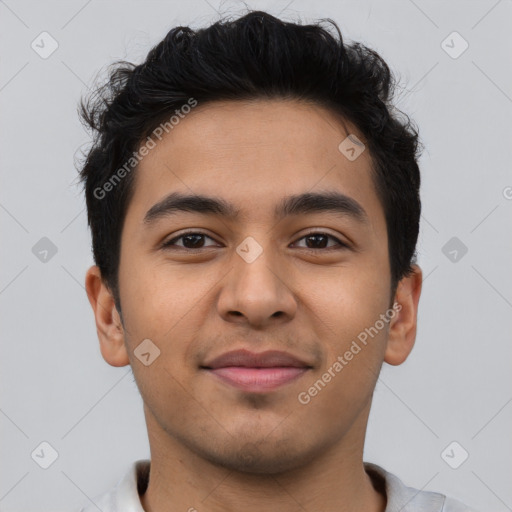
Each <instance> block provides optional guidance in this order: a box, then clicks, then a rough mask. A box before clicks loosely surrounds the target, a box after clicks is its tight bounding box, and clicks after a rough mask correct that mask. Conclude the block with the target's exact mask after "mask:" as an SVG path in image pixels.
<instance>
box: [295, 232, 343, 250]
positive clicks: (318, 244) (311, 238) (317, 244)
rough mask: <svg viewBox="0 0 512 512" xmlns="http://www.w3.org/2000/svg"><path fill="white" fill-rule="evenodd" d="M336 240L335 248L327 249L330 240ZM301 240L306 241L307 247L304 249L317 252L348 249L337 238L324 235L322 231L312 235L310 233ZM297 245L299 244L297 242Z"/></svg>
mask: <svg viewBox="0 0 512 512" xmlns="http://www.w3.org/2000/svg"><path fill="white" fill-rule="evenodd" d="M329 238H330V239H331V240H334V241H335V242H336V243H335V244H334V246H331V247H326V245H325V243H328V242H327V240H328V239H329ZM300 240H306V244H307V245H308V246H307V247H304V249H308V250H312V251H316V250H318V249H329V250H332V249H336V247H338V248H347V249H348V245H347V244H345V243H343V242H341V241H340V240H338V239H337V238H336V237H335V236H332V235H329V234H328V233H323V232H321V231H313V232H311V233H308V234H307V235H305V236H303V237H302V238H300V239H299V241H300ZM295 243H297V242H295Z"/></svg>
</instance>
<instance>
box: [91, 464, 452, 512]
mask: <svg viewBox="0 0 512 512" xmlns="http://www.w3.org/2000/svg"><path fill="white" fill-rule="evenodd" d="M149 468H150V460H148V459H141V460H137V461H136V462H134V463H133V464H132V465H131V466H130V469H129V471H128V472H127V473H126V474H125V475H124V476H123V478H121V480H119V482H118V484H117V486H116V487H114V488H113V489H111V490H110V491H109V492H107V493H105V494H103V495H101V496H100V497H99V499H98V500H95V503H96V506H95V505H92V506H91V507H86V508H84V509H82V510H81V512H92V511H93V510H95V511H96V510H97V509H98V508H99V509H100V510H102V511H103V512H144V509H143V508H142V504H141V502H140V496H139V493H140V494H143V493H144V491H145V490H146V488H147V485H148V477H149ZM364 468H365V471H366V473H368V475H369V476H370V478H371V479H372V482H373V485H374V487H375V489H377V490H380V491H381V492H384V491H385V493H386V497H387V505H386V510H385V512H398V511H401V512H409V511H413V510H414V511H416V512H423V511H425V512H427V511H428V512H441V511H442V510H443V504H444V501H445V499H446V497H445V496H444V495H443V494H439V493H434V492H429V491H420V490H418V489H414V488H412V487H406V486H405V485H404V484H403V483H402V481H401V480H400V479H399V478H397V477H396V476H395V475H393V474H392V473H389V472H388V471H386V470H385V469H383V468H382V467H380V466H378V465H377V464H373V463H370V462H365V463H364Z"/></svg>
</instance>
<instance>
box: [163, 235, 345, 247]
mask: <svg viewBox="0 0 512 512" xmlns="http://www.w3.org/2000/svg"><path fill="white" fill-rule="evenodd" d="M188 235H200V236H204V237H206V238H209V239H210V240H213V238H212V237H211V236H209V235H207V234H206V233H202V232H201V231H187V232H186V233H182V234H181V235H179V236H177V237H175V238H173V239H171V240H168V241H167V242H164V243H163V244H162V249H172V248H173V247H172V246H173V245H174V242H176V240H180V239H182V238H184V237H186V236H188ZM313 235H324V236H327V237H328V238H332V239H333V240H335V241H336V243H337V244H338V247H326V248H320V249H310V248H308V247H302V249H305V250H306V251H312V252H318V251H321V250H323V251H324V252H325V251H330V250H339V249H348V248H349V246H348V244H346V243H344V242H342V241H340V240H339V239H338V238H336V237H335V236H333V235H330V234H329V233H324V232H322V231H311V232H310V233H306V234H305V235H303V236H302V237H301V238H299V240H297V241H300V240H302V239H304V238H307V237H308V236H313ZM180 249H182V250H185V251H190V252H198V251H201V250H202V249H208V247H200V248H199V249H190V248H188V247H180Z"/></svg>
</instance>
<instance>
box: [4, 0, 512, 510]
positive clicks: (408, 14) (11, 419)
mask: <svg viewBox="0 0 512 512" xmlns="http://www.w3.org/2000/svg"><path fill="white" fill-rule="evenodd" d="M248 6H249V7H251V8H260V9H264V10H268V11H269V12H270V13H272V14H274V15H280V16H282V17H284V18H286V19H290V20H296V19H297V18H298V17H299V16H300V18H301V19H302V20H304V21H312V20H314V19H316V18H321V17H331V18H333V19H334V20H335V21H337V22H338V23H339V25H340V27H341V29H342V32H343V34H344V36H345V38H346V39H348V40H360V41H362V42H364V43H366V44H368V45H370V46H371V47H373V48H375V49H377V50H378V51H379V52H380V53H381V54H382V56H383V57H384V58H385V59H386V60H387V61H388V63H389V64H390V66H391V67H392V68H393V69H394V70H397V71H398V73H399V76H400V78H401V80H402V83H403V85H404V87H403V88H402V90H401V92H400V93H399V96H398V98H397V100H398V106H399V108H401V109H403V110H405V111H406V112H407V113H408V114H410V115H411V116H412V117H413V119H414V120H415V121H416V122H417V124H418V125H419V128H420V134H421V137H422V140H423V143H424V144H425V146H426V150H425V152H424V154H423V156H422V159H421V169H422V177H423V187H422V200H423V218H422V225H421V235H420V241H419V246H418V248H419V263H420V265H421V266H422V268H423V270H424V275H425V282H424V288H423V294H422V298H421V300H420V313H419V331H418V336H417V341H416V346H415V348H414V350H413V353H412V355H411V356H410V358H409V360H408V361H407V362H406V363H405V364H404V365H402V366H399V367H390V366H387V365H384V369H383V371H382V374H381V378H380V380H379V383H378V385H377V389H376V392H375V399H374V405H373V410H372V414H371V417H370V424H369V429H368V436H367V444H366V449H365V460H367V461H372V462H375V463H377V464H380V465H382V466H384V467H385V468H386V469H388V470H389V471H392V472H394V473H395V474H397V475H398V476H400V478H402V480H403V481H404V482H405V483H406V484H408V485H410V486H414V487H417V488H421V489H427V490H436V491H440V492H443V493H446V494H449V495H451V496H453V497H456V498H458V499H460V500H462V501H464V502H466V503H468V504H470V505H472V506H473V507H475V508H476V509H479V510H480V511H482V512H484V511H485V512H492V511H500V512H501V511H506V510H512V508H511V507H512V485H511V482H512V479H511V477H512V457H511V454H512V438H511V436H510V432H511V431H512V430H511V424H512V405H511V401H512V387H511V386H510V370H511V361H512V358H511V355H512V343H511V330H512V329H511V321H510V319H511V313H512V309H511V308H512V291H511V290H512V272H511V270H510V262H511V261H512V258H511V256H512V229H511V228H512V226H511V224H512V222H511V221H512V215H511V211H512V200H511V198H512V188H511V187H512V174H511V171H510V162H511V161H512V144H511V139H510V135H511V131H512V130H511V123H510V119H511V115H512V80H511V78H512V68H511V49H512V37H511V35H510V34H511V32H510V27H511V22H512V2H511V1H510V0H501V1H495V0H492V1H491V0H489V1H487V0H486V1H451V2H444V1H425V0H415V1H412V0H410V1H409V0H401V1H398V0H397V1H385V2H378V1H373V2H372V1H357V2H356V1H344V2H343V1H339V0H337V1H334V0H332V1H327V0H316V1H315V2H305V1H301V0H292V1H290V0H285V1H283V0H279V1H274V2H268V1H251V2H248ZM242 10H243V5H242V4H241V3H240V2H228V3H222V4H219V2H218V0H208V1H206V0H196V1H191V2H187V3H186V5H185V3H183V2H177V1H168V2H164V1H159V2H156V1H154V2H142V1H139V2H136V1H123V2H117V1H101V2H100V1H99V0H92V1H83V0H73V1H69V2H63V1H61V2H58V1H46V2H36V1H17V2H16V1H14V0H5V1H0V48H1V61H0V65H1V70H0V72H1V74H0V108H1V115H0V130H1V133H0V141H1V151H0V170H1V179H2V187H1V190H0V223H1V229H2V251H1V253H2V260H1V265H0V307H1V322H2V324H1V325H2V330H1V335H2V346H1V347H2V349H1V359H0V364H1V367H0V379H1V381H0V386H1V390H2V395H1V403H0V413H1V414H0V428H1V432H2V437H1V439H2V444H1V448H0V450H1V451H0V459H1V460H2V464H1V466H0V510H2V511H21V510H23V511H27V510H31V511H43V510H54V511H57V510H62V511H64V510H73V509H77V508H78V507H79V506H80V505H81V504H85V503H88V502H89V500H88V499H89V498H93V497H94V496H96V495H98V494H100V493H101V492H103V491H105V490H107V489H109V488H111V487H112V486H113V485H115V484H116V482H117V481H118V480H119V479H120V478H121V476H123V475H124V473H125V472H126V470H127V468H128V466H129V465H130V464H131V463H132V462H133V461H134V460H136V459H138V458H146V457H148V455H149V446H148V442H147V437H146V429H145V423H144V418H143V414H142V400H141V398H140V395H139V393H138V391H137V388H136V385H135V383H134V381H133V378H132V376H131V373H130V369H129V367H124V368H113V367H110V366H109V365H107V364H106V363H105V362H104V361H103V359H102V358H101V355H100V352H99V347H98V341H97V337H96V329H95V325H94V320H93V314H92V311H91V309H90V306H89V303H88V301H87V297H86V294H85V291H84V288H83V282H84V276H85V271H86V269H87V268H88V266H89V265H91V264H92V257H91V255H90V254H91V253H90V235H89V233H88V230H87V225H86V215H85V210H84V207H85V203H84V200H83V197H82V194H81V190H80V188H79V187H78V186H77V181H76V174H77V172H76V169H75V166H74V162H75V157H76V155H77V154H78V153H77V151H78V149H79V148H80V147H86V145H87V144H88V141H89V139H88V137H87V134H86V133H85V132H84V130H83V129H82V127H81V125H80V124H79V121H78V118H77V115H76V107H77V102H78V100H79V98H80V96H81V95H82V94H83V93H85V92H86V91H87V88H88V87H90V86H91V85H92V84H93V79H94V77H95V75H96V73H97V72H98V71H99V70H100V69H104V68H105V66H106V65H108V64H109V63H110V62H112V61H113V60H115V59H119V58H128V59H130V60H134V61H136V62H140V60H141V59H142V58H143V57H144V55H145V54H146V53H147V51H148V50H149V48H150V47H151V46H152V45H154V44H156V43H157V42H158V41H160V39H161V38H163V37H164V35H165V34H166V33H167V31H168V30H169V29H170V28H171V27H172V26H175V25H178V24H185V25H191V26H192V27H199V26H203V25H206V24H209V23H210V22H212V21H213V20H215V19H217V18H218V17H219V14H218V12H217V11H219V12H220V13H222V14H227V13H232V14H239V13H241V12H242ZM43 31H47V32H48V33H49V34H51V36H52V37H53V38H54V39H55V40H56V41H57V42H58V45H59V46H58V49H57V50H56V51H55V52H54V53H53V54H52V55H51V56H49V57H48V58H46V59H43V58H41V57H40V56H39V54H38V53H36V52H35V51H34V50H33V49H32V47H31V43H32V41H34V40H36V43H37V41H40V39H38V36H39V34H40V33H41V32H43ZM453 31H457V32H458V33H459V34H460V35H461V36H462V38H464V40H466V41H467V42H468V44H469V47H468V49H467V50H466V51H465V52H464V53H462V54H461V55H460V56H458V57H457V58H453V56H450V55H449V54H448V53H447V52H446V51H445V50H446V49H447V48H446V45H448V46H451V47H452V48H451V49H449V51H451V52H452V54H454V52H455V53H458V52H460V50H461V48H462V46H461V45H462V44H463V42H462V40H460V39H457V36H455V39H454V38H453V36H452V37H451V38H448V40H447V42H445V43H443V41H444V40H446V38H447V36H449V34H451V33H452V32H453ZM39 44H40V45H41V44H42V43H39ZM443 45H445V46H443ZM45 48H47V49H48V48H49V40H46V43H45ZM507 187H508V188H507ZM43 237H47V238H49V239H50V240H51V241H52V243H53V244H54V245H55V246H56V248H57V253H56V254H55V255H53V256H52V254H51V252H50V253H48V255H47V260H46V261H40V259H39V258H38V257H36V255H35V254H34V253H33V251H32V248H33V247H34V246H35V245H36V244H37V243H38V241H39V240H40V239H41V238H43ZM452 237H457V239H458V241H455V243H456V244H458V245H459V247H457V246H456V245H455V246H454V247H455V250H457V251H458V252H457V259H456V261H452V259H453V258H454V253H452V254H451V255H450V251H453V248H454V247H451V246H448V247H447V248H445V249H444V252H443V247H445V244H446V243H447V242H448V241H449V240H450V239H451V238H452ZM40 243H41V244H44V243H45V242H40ZM46 243H47V242H46ZM452 243H453V242H452ZM461 243H463V244H464V245H465V246H466V247H467V248H468V252H467V253H466V254H465V255H463V256H462V252H461V251H460V247H461V245H460V244H461ZM36 248H39V246H36ZM43 248H44V247H43ZM39 250H40V248H39ZM35 252H36V253H37V251H35ZM445 253H446V255H445ZM506 433H507V434H506ZM43 441H46V442H48V443H50V445H51V446H53V448H54V449H55V450H56V451H57V452H58V459H57V460H56V461H55V462H54V463H53V464H52V465H51V466H50V467H49V468H48V469H42V468H41V467H40V466H39V465H38V464H36V462H35V461H34V460H33V458H32V457H31V453H32V452H33V451H34V450H35V449H36V448H38V447H39V445H40V443H41V442H43ZM453 441H456V442H457V443H459V445H460V446H462V447H463V449H464V450H466V451H467V452H468V453H469V458H468V459H467V460H466V461H465V462H464V463H463V464H462V465H461V466H460V467H459V468H458V469H452V468H451V467H450V466H449V465H448V464H447V463H446V462H445V460H446V457H445V459H443V457H442V456H441V454H442V452H443V450H444V449H445V448H446V447H447V446H448V445H449V444H450V443H452V442H453ZM46 453H48V451H47V452H46ZM461 453H462V452H461V448H456V449H455V451H454V452H450V455H452V457H451V461H453V460H455V461H457V459H458V458H459V457H460V454H461ZM452 464H453V462H452Z"/></svg>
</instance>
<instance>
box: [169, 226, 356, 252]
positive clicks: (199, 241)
mask: <svg viewBox="0 0 512 512" xmlns="http://www.w3.org/2000/svg"><path fill="white" fill-rule="evenodd" d="M206 238H208V239H210V240H213V238H212V237H210V236H208V235H207V234H206V233H202V232H200V231H188V232H186V233H182V234H181V235H179V236H177V237H175V238H172V239H171V240H168V241H167V242H164V243H163V244H162V248H173V247H181V248H183V249H185V250H191V251H194V250H197V249H205V248H207V247H214V246H205V245H204V240H205V239H206ZM328 239H331V240H334V242H335V244H334V245H331V246H330V247H329V246H326V243H327V244H328ZM180 240H181V241H182V245H178V244H176V242H177V241H180ZM301 240H305V241H306V247H303V248H304V249H307V250H311V251H317V250H319V249H328V250H333V249H336V247H338V248H342V249H343V248H347V249H348V245H347V244H345V243H343V242H341V241H340V240H339V239H338V238H336V237H335V236H332V235H329V234H328V233H323V232H321V231H313V232H311V233H308V234H307V235H304V236H303V237H301V238H299V240H298V241H297V242H295V244H297V243H298V242H299V241H301Z"/></svg>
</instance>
